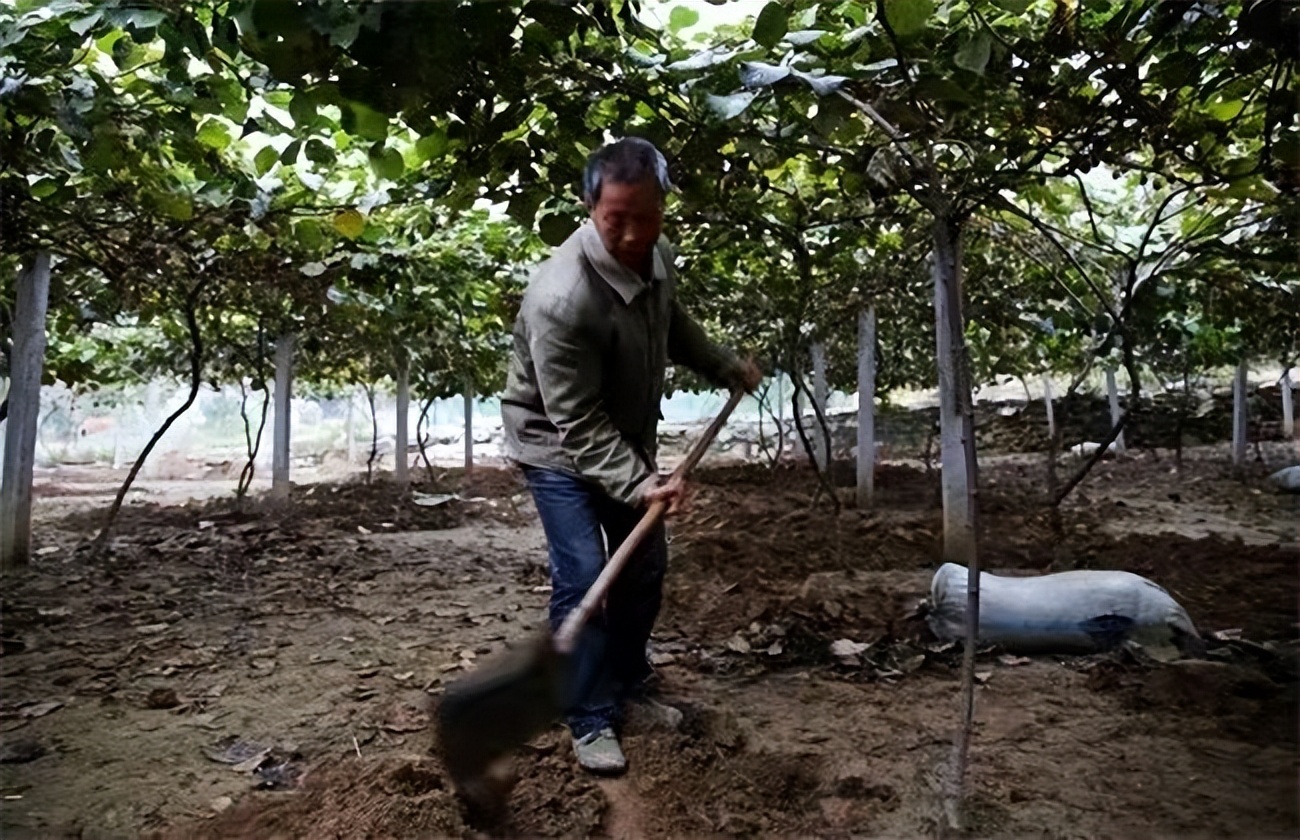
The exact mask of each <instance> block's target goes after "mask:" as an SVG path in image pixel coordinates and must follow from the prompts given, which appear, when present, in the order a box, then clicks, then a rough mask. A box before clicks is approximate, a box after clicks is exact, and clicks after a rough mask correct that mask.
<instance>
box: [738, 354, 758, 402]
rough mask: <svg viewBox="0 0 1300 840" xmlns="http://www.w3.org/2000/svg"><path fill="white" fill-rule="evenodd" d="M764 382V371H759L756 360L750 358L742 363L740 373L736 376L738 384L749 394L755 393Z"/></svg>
mask: <svg viewBox="0 0 1300 840" xmlns="http://www.w3.org/2000/svg"><path fill="white" fill-rule="evenodd" d="M762 381H763V371H761V370H759V369H758V365H756V364H755V363H754V359H753V358H752V357H751V358H748V359H746V360H745V361H743V362H741V363H740V371H739V373H737V375H736V384H737V385H739V386H740V387H742V388H744V389H745V392H746V393H748V394H752V393H754V389H755V388H757V387H758V386H759V384H760V383H761V382H762Z"/></svg>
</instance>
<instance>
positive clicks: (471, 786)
mask: <svg viewBox="0 0 1300 840" xmlns="http://www.w3.org/2000/svg"><path fill="white" fill-rule="evenodd" d="M744 395H745V394H744V391H742V390H739V389H737V390H735V391H733V392H732V394H731V398H730V399H729V400H728V401H727V404H726V406H725V407H723V409H722V411H721V412H720V413H719V414H718V416H717V417H715V418H714V420H713V422H712V423H710V424H709V427H708V428H707V429H706V430H705V431H704V434H703V435H702V436H701V437H700V439H699V440H698V441H696V443H695V445H694V446H693V447H692V448H691V451H690V453H689V454H688V455H687V456H686V460H685V461H683V462H682V463H681V464H680V465H679V466H678V467H677V469H676V470H674V472H673V476H674V477H681V478H685V477H686V475H687V474H688V473H690V471H691V470H692V469H694V468H695V465H696V464H698V463H699V462H700V459H701V458H703V457H704V452H705V450H707V449H708V447H709V444H710V443H712V442H713V439H714V438H715V437H717V435H718V432H719V431H720V430H721V429H722V426H723V424H725V423H726V422H727V417H729V416H730V415H731V412H732V411H733V410H734V409H735V407H736V405H737V403H739V402H740V400H741V398H742V397H743V396H744ZM666 509H667V504H666V503H664V502H661V501H657V502H653V503H651V504H650V506H649V507H648V508H647V509H646V512H645V515H644V516H642V517H641V521H640V522H638V523H637V525H636V527H635V528H633V529H632V533H630V534H629V535H628V536H627V539H625V540H623V543H622V545H620V546H619V547H618V550H617V551H615V552H614V556H613V557H611V558H609V561H608V562H607V563H606V564H605V567H604V569H602V570H601V573H600V576H599V577H597V578H596V582H595V583H594V584H592V586H591V588H590V589H589V590H587V594H586V595H584V596H583V599H582V603H580V604H579V605H578V606H577V608H576V609H574V610H573V611H572V612H570V613H569V614H568V615H567V616H566V617H565V619H564V622H563V623H562V624H561V625H560V628H559V630H558V631H557V632H556V633H555V635H554V636H553V637H552V636H551V635H550V634H549V633H546V634H543V635H542V636H541V637H540V638H537V639H535V640H531V641H529V642H528V643H526V644H524V645H521V646H520V647H519V648H518V649H516V650H514V651H510V652H508V653H507V654H506V655H505V656H504V657H503V658H502V659H500V660H499V661H497V662H492V663H484V665H483V666H481V667H480V668H479V669H478V670H476V671H475V672H474V673H472V674H470V675H469V676H467V677H465V678H463V679H461V680H459V681H457V682H456V683H454V684H453V685H450V686H448V688H447V692H446V694H445V695H444V696H443V700H442V703H441V704H440V705H439V707H438V743H439V745H440V746H441V752H442V760H443V764H444V765H445V766H446V768H447V771H448V773H449V774H450V775H451V779H452V783H453V784H454V785H455V786H456V788H457V790H459V791H460V793H461V794H462V795H463V796H464V797H465V798H466V799H468V800H469V801H470V802H471V803H472V804H476V805H479V806H481V807H483V808H491V807H493V806H494V805H496V806H499V804H500V800H501V799H502V797H503V796H504V793H505V790H504V788H505V787H506V783H505V782H504V781H503V780H502V779H500V778H497V777H494V776H492V775H491V774H490V770H491V768H492V766H493V764H495V763H496V762H497V761H498V760H499V759H501V758H504V757H505V756H507V755H509V754H510V753H512V752H514V751H515V750H516V749H517V748H519V747H520V746H522V745H523V744H525V743H526V742H528V741H529V740H531V739H532V738H533V737H535V736H536V735H537V734H539V733H540V732H542V731H544V730H545V729H546V728H547V727H549V726H550V725H551V724H552V723H554V722H555V720H556V719H558V718H559V717H560V716H561V715H562V714H563V712H564V709H565V706H566V701H567V699H568V698H569V697H570V691H569V686H568V682H569V676H570V669H569V657H570V655H571V654H572V653H573V649H574V647H575V646H576V645H577V642H578V635H579V634H580V633H581V631H582V628H583V627H584V626H586V624H587V621H588V620H589V619H590V618H591V616H592V615H593V614H594V613H595V612H596V610H597V609H599V608H600V606H601V604H602V603H603V602H604V600H605V596H606V594H608V592H609V589H610V586H612V585H613V583H614V580H615V579H616V578H617V577H618V575H619V573H620V572H622V570H623V567H624V566H626V565H627V562H628V559H629V558H630V557H631V556H632V554H633V552H635V551H636V550H637V548H638V547H639V546H640V545H641V543H642V542H643V541H644V540H645V538H646V535H647V534H649V533H650V532H651V531H652V530H653V529H654V527H655V526H656V525H658V524H659V521H660V520H661V519H662V518H663V515H664V511H665V510H666Z"/></svg>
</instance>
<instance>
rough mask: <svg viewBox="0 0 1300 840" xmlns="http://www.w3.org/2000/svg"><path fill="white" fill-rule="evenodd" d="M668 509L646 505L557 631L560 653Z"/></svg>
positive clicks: (714, 432) (698, 451)
mask: <svg viewBox="0 0 1300 840" xmlns="http://www.w3.org/2000/svg"><path fill="white" fill-rule="evenodd" d="M744 396H745V392H744V391H743V390H741V389H739V388H737V389H735V390H734V391H732V392H731V398H730V399H729V400H727V404H726V405H725V406H723V407H722V411H720V412H719V413H718V416H717V417H714V418H713V422H712V423H710V424H709V427H708V428H707V429H705V430H704V434H703V435H701V436H700V439H699V440H697V441H696V442H695V445H694V446H692V447H691V451H690V452H689V453H688V454H687V456H686V460H685V461H682V462H681V463H680V464H678V465H677V469H675V470H673V477H675V478H685V477H686V476H687V475H688V474H689V473H690V471H691V470H693V469H695V466H696V465H697V464H698V463H700V459H701V458H703V457H704V453H705V452H706V451H707V450H708V448H709V444H711V443H713V439H714V438H716V437H717V436H718V432H720V431H722V427H723V426H724V425H726V422H727V418H728V417H730V416H731V412H732V411H734V410H735V408H736V406H737V405H738V404H739V403H740V401H741V399H742V398H744ZM667 508H668V503H667V502H662V501H657V502H651V503H650V506H649V507H648V508H646V512H645V515H644V516H642V517H641V521H640V522H638V523H637V524H636V527H635V528H633V529H632V533H630V534H628V535H627V539H625V540H623V543H622V545H620V546H619V547H618V550H617V551H615V552H614V556H613V557H611V558H609V562H608V563H606V564H605V568H604V569H601V572H600V576H599V577H597V578H596V582H595V583H593V584H592V585H591V588H590V589H588V590H587V594H586V595H584V596H583V597H582V603H580V604H578V606H577V607H576V608H574V610H573V611H572V612H570V613H569V614H568V615H567V616H565V618H564V623H563V624H561V625H560V630H559V632H557V633H556V634H555V648H556V650H558V651H559V652H560V653H569V652H570V651H572V650H573V646H574V644H575V643H576V642H577V640H578V633H579V631H581V630H582V628H583V627H584V626H585V625H586V623H587V621H588V620H589V619H590V618H591V616H592V614H593V613H594V612H595V611H596V609H597V607H599V606H600V603H601V602H602V601H604V600H605V596H606V595H607V594H609V588H610V587H611V586H613V585H614V580H615V579H616V578H617V577H618V575H619V573H620V572H622V571H623V567H624V566H626V565H627V561H628V558H630V557H631V556H632V554H633V552H635V551H636V550H637V549H638V548H640V547H641V543H642V542H644V541H645V538H646V536H647V535H648V534H649V533H650V532H651V531H652V530H654V527H655V526H656V525H658V524H659V520H661V519H663V516H664V511H665V510H667Z"/></svg>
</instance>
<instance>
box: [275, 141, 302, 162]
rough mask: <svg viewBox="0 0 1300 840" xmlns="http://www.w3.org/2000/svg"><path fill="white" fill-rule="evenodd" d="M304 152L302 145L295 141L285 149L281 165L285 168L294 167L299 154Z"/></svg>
mask: <svg viewBox="0 0 1300 840" xmlns="http://www.w3.org/2000/svg"><path fill="white" fill-rule="evenodd" d="M300 151H302V143H300V142H299V141H297V140H295V141H294V142H292V143H290V144H289V145H288V146H286V147H285V150H284V154H282V155H280V163H283V164H284V165H285V166H293V165H294V164H295V163H297V162H298V152H300Z"/></svg>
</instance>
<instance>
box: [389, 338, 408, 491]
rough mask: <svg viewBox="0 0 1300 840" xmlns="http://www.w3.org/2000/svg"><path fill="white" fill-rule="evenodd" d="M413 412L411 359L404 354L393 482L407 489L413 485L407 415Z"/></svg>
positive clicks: (401, 364)
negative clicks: (408, 454)
mask: <svg viewBox="0 0 1300 840" xmlns="http://www.w3.org/2000/svg"><path fill="white" fill-rule="evenodd" d="M410 410H411V357H410V356H409V355H407V354H406V353H403V354H402V361H401V363H400V364H399V366H398V369H397V440H396V441H394V442H393V481H395V482H397V484H398V485H400V486H402V487H405V486H407V485H408V484H410V483H411V475H410V470H409V466H410V465H409V464H408V463H407V457H406V453H407V452H408V450H409V441H408V435H407V430H406V421H407V414H408V413H409V412H410Z"/></svg>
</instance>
